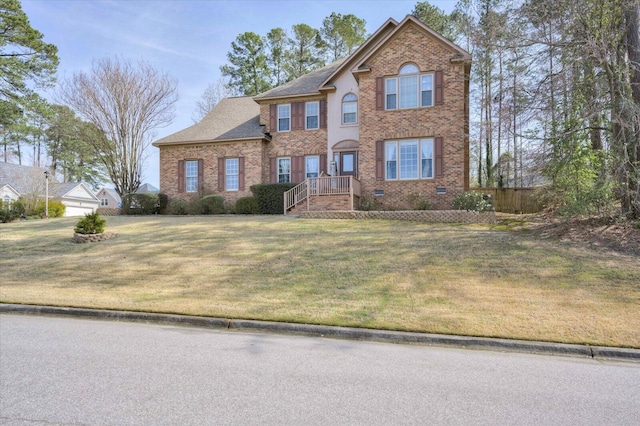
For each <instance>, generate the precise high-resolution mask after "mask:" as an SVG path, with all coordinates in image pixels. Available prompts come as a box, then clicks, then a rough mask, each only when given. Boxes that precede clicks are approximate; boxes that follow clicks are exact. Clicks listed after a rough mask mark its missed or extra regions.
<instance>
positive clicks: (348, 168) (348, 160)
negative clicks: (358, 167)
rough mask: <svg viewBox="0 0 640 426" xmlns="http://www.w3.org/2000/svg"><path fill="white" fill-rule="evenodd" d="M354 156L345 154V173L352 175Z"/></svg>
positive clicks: (343, 165) (343, 166)
mask: <svg viewBox="0 0 640 426" xmlns="http://www.w3.org/2000/svg"><path fill="white" fill-rule="evenodd" d="M353 157H354V155H353V154H343V155H342V171H343V172H345V173H350V172H353V171H354V168H353V160H354V158H353Z"/></svg>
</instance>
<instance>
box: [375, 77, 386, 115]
mask: <svg viewBox="0 0 640 426" xmlns="http://www.w3.org/2000/svg"><path fill="white" fill-rule="evenodd" d="M376 109H384V77H376Z"/></svg>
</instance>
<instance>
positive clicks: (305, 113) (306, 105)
mask: <svg viewBox="0 0 640 426" xmlns="http://www.w3.org/2000/svg"><path fill="white" fill-rule="evenodd" d="M310 104H315V105H316V111H317V112H318V113H317V114H315V115H309V110H308V109H307V107H308V105H310ZM309 117H317V119H318V120H317V123H318V125H317V127H309V126H308V124H309V121H308V120H307V119H308V118H309ZM304 128H305V130H318V129H319V128H320V102H319V101H314V102H305V104H304Z"/></svg>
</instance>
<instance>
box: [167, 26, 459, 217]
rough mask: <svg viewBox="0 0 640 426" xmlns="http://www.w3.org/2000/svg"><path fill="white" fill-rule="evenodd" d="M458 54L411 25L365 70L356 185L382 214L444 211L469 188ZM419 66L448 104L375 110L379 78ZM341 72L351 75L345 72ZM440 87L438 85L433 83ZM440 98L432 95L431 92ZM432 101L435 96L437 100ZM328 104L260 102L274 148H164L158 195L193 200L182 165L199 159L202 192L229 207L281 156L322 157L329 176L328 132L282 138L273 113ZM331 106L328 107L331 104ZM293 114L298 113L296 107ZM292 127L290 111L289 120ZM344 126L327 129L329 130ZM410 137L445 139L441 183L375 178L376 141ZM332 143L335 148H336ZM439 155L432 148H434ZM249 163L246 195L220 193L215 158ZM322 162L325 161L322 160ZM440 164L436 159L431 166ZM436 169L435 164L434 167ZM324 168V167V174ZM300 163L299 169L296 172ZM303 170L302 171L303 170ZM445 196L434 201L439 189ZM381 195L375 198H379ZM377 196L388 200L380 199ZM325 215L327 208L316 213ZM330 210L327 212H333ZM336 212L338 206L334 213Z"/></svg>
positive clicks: (241, 144)
mask: <svg viewBox="0 0 640 426" xmlns="http://www.w3.org/2000/svg"><path fill="white" fill-rule="evenodd" d="M457 53H459V52H457V51H456V50H454V49H453V48H452V47H451V46H448V45H446V44H444V43H442V41H440V40H438V39H436V38H434V37H432V36H431V35H429V34H427V33H425V31H424V30H423V29H422V28H421V27H420V26H418V25H417V24H416V23H414V22H411V21H408V22H407V23H406V25H404V26H403V27H402V28H401V29H400V30H399V31H398V32H397V33H396V34H395V35H394V36H393V37H391V38H390V39H389V40H387V41H386V42H385V43H384V44H383V45H382V46H381V47H380V48H379V49H378V50H377V51H376V52H375V54H373V55H372V56H371V57H370V58H369V59H368V60H367V61H366V63H365V65H366V66H367V67H369V68H370V70H371V71H369V72H365V73H359V74H358V78H359V86H358V92H359V93H358V97H359V100H358V117H359V118H358V123H359V135H360V136H359V152H358V172H359V176H358V179H359V180H360V182H361V189H362V196H363V197H373V196H375V199H376V201H378V202H379V203H380V204H381V206H382V208H383V209H389V210H400V209H406V208H409V200H410V198H411V197H414V198H415V196H419V197H421V198H428V199H429V201H430V203H431V206H432V207H433V208H435V209H441V210H446V209H450V208H451V206H452V202H453V199H454V197H455V196H456V195H458V194H459V193H461V192H463V191H465V190H466V189H468V186H469V170H468V164H469V144H468V101H469V99H468V89H469V82H468V78H467V75H468V67H469V65H468V64H467V65H465V64H462V63H452V62H451V61H450V60H451V58H452V57H453V56H454V55H456V54H457ZM407 62H412V63H414V64H416V65H417V66H418V67H419V69H420V72H422V73H428V72H435V71H441V72H442V73H443V82H444V89H443V93H444V103H443V104H442V105H434V106H432V107H426V108H413V109H398V110H393V111H385V110H377V109H376V78H378V77H388V76H396V75H397V74H398V71H399V69H400V67H401V66H402V65H404V64H405V63H407ZM343 72H350V69H349V68H346V69H345V70H344V71H343ZM434 83H435V82H434ZM434 85H435V84H434ZM434 92H435V91H434ZM434 94H435V93H434ZM320 100H325V101H326V96H324V95H313V96H307V97H297V98H283V99H268V100H261V101H260V124H261V125H263V126H264V131H265V133H267V134H270V135H271V141H270V142H264V141H263V140H259V139H256V140H252V141H237V142H223V143H220V142H216V143H200V144H189V145H169V146H161V147H160V190H161V192H163V193H165V194H167V195H168V196H169V199H170V200H171V199H176V198H180V199H184V200H188V199H190V198H191V197H193V196H195V195H196V194H194V193H186V192H178V161H180V160H198V159H202V160H203V162H204V174H203V185H202V188H201V192H202V193H205V194H218V195H222V196H223V197H224V198H225V201H226V203H227V204H232V203H235V201H236V200H237V199H238V198H239V197H243V196H249V195H252V194H251V191H250V189H249V188H250V186H251V185H254V184H258V183H269V182H271V181H272V174H273V172H274V171H273V170H271V169H272V164H273V163H272V159H273V158H276V157H291V158H292V181H293V182H297V181H298V180H300V179H296V178H295V177H294V176H293V169H294V165H293V158H294V157H298V160H300V159H301V158H302V157H304V156H311V155H319V156H323V157H324V158H323V159H321V169H320V171H321V172H322V171H324V172H326V171H327V170H326V169H327V165H328V164H329V162H330V161H331V158H326V156H327V152H328V144H329V141H328V140H327V138H328V136H327V128H322V127H321V128H319V129H317V130H291V131H287V132H278V131H277V129H272V128H271V123H272V122H273V120H272V119H271V113H272V110H271V107H272V105H277V104H293V102H309V101H320ZM327 104H328V103H327ZM292 109H293V108H292ZM291 121H292V123H291V124H292V126H291V127H292V128H293V127H294V126H293V111H292V114H291ZM336 124H338V125H339V124H340V123H332V122H328V123H327V126H332V125H336ZM408 138H443V163H444V165H443V176H442V177H436V178H434V179H426V180H402V181H400V180H398V181H385V180H378V179H377V177H376V142H377V141H380V140H383V141H385V140H402V139H408ZM331 142H332V143H335V142H336V141H331ZM434 148H435V147H434ZM230 157H244V159H245V167H244V169H245V180H244V182H245V185H244V190H243V191H231V192H229V191H222V192H220V191H218V158H230ZM323 160H324V161H323ZM434 160H435V159H434ZM434 163H435V161H434ZM323 165H324V167H322V166H323ZM299 166H300V164H299V163H298V168H299ZM302 167H303V168H304V165H302ZM437 188H440V189H444V191H445V193H443V194H436V189H437ZM376 193H378V195H374V194H376ZM380 193H383V194H382V195H380ZM314 207H315V208H324V206H323V205H322V204H318V205H316V206H314ZM331 207H332V203H329V202H328V203H327V206H326V208H331ZM336 208H337V207H336Z"/></svg>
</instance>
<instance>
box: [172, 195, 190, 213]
mask: <svg viewBox="0 0 640 426" xmlns="http://www.w3.org/2000/svg"><path fill="white" fill-rule="evenodd" d="M168 209H169V214H175V215H185V214H187V202H186V201H184V200H180V199H176V200H171V201H170V202H169V207H168Z"/></svg>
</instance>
